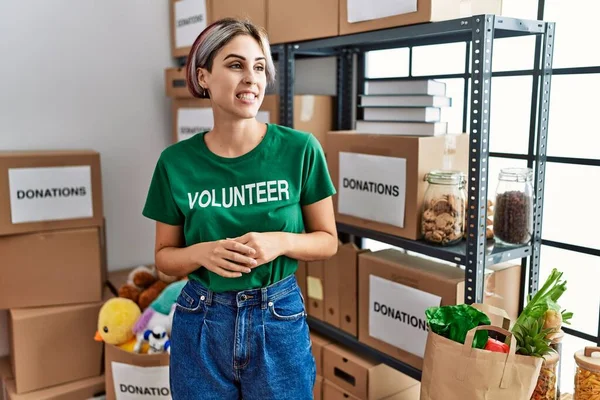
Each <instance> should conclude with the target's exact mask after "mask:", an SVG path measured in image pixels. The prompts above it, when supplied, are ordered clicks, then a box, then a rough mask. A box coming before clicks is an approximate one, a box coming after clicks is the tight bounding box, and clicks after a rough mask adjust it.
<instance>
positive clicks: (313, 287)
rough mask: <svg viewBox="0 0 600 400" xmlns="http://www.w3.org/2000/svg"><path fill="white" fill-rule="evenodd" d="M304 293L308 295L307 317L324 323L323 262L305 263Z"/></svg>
mask: <svg viewBox="0 0 600 400" xmlns="http://www.w3.org/2000/svg"><path fill="white" fill-rule="evenodd" d="M306 265H307V268H306V271H307V273H306V292H307V295H308V299H307V302H308V307H307V308H308V315H310V316H311V317H313V318H316V319H319V320H321V321H325V303H324V300H325V289H324V284H323V281H324V279H325V270H324V267H325V263H324V262H323V261H310V262H308V263H306Z"/></svg>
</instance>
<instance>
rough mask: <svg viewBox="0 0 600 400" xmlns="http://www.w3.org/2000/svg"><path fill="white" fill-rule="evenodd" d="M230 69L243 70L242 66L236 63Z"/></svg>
mask: <svg viewBox="0 0 600 400" xmlns="http://www.w3.org/2000/svg"><path fill="white" fill-rule="evenodd" d="M229 68H242V66H241V65H240V64H238V63H235V64H231V65H230V66H229Z"/></svg>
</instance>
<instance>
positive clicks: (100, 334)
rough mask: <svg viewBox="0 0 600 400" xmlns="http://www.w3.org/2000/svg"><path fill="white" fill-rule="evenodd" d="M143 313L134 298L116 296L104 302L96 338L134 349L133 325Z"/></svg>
mask: <svg viewBox="0 0 600 400" xmlns="http://www.w3.org/2000/svg"><path fill="white" fill-rule="evenodd" d="M140 315H142V311H141V310H140V307H139V306H138V305H137V304H136V303H135V302H134V301H132V300H129V299H125V298H122V297H114V298H112V299H110V300H108V301H106V302H105V303H104V305H102V308H100V312H99V313H98V331H97V332H96V336H95V337H94V339H95V340H97V341H99V342H102V341H103V342H105V343H108V344H113V345H115V346H118V347H121V348H122V349H123V350H126V351H132V350H133V346H134V345H135V342H136V337H135V334H134V333H133V329H132V328H133V325H134V324H135V323H136V322H137V320H138V318H139V317H140Z"/></svg>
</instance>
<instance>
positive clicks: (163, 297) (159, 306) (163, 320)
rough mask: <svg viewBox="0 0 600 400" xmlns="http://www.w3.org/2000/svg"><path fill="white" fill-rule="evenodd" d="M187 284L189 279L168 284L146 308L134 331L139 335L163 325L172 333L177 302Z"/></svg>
mask: <svg viewBox="0 0 600 400" xmlns="http://www.w3.org/2000/svg"><path fill="white" fill-rule="evenodd" d="M186 284H187V280H181V281H176V282H173V283H171V284H170V285H168V286H167V287H166V288H165V289H164V290H163V291H162V292H161V293H160V295H159V296H158V297H157V298H156V299H155V300H154V301H153V302H152V303H151V304H150V306H149V307H148V308H146V309H145V310H144V312H143V313H142V316H141V317H140V318H139V319H138V321H137V322H136V323H135V325H134V326H133V332H134V333H135V334H136V335H137V334H139V333H141V332H144V331H146V330H152V329H154V328H155V327H157V326H161V327H163V328H165V330H166V332H167V333H168V334H169V335H170V334H171V326H172V323H173V313H174V311H175V302H176V301H177V298H178V297H179V294H180V293H181V290H182V289H183V287H184V286H185V285H186Z"/></svg>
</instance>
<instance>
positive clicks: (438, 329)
mask: <svg viewBox="0 0 600 400" xmlns="http://www.w3.org/2000/svg"><path fill="white" fill-rule="evenodd" d="M425 316H426V317H427V322H428V324H429V327H430V329H431V331H432V332H434V333H437V334H438V335H440V336H443V337H445V338H448V339H450V340H454V341H455V342H458V343H463V344H464V343H465V338H466V337H467V332H469V331H470V330H471V329H473V328H475V327H476V326H479V325H490V324H491V321H490V319H489V317H488V316H487V315H485V313H482V312H481V311H479V310H478V309H476V308H474V307H471V306H470V305H468V304H459V305H456V306H442V307H430V308H428V309H427V310H426V311H425ZM487 340H488V332H487V331H478V332H476V333H475V338H474V340H473V347H475V348H478V349H483V348H484V347H485V345H486V343H487Z"/></svg>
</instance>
